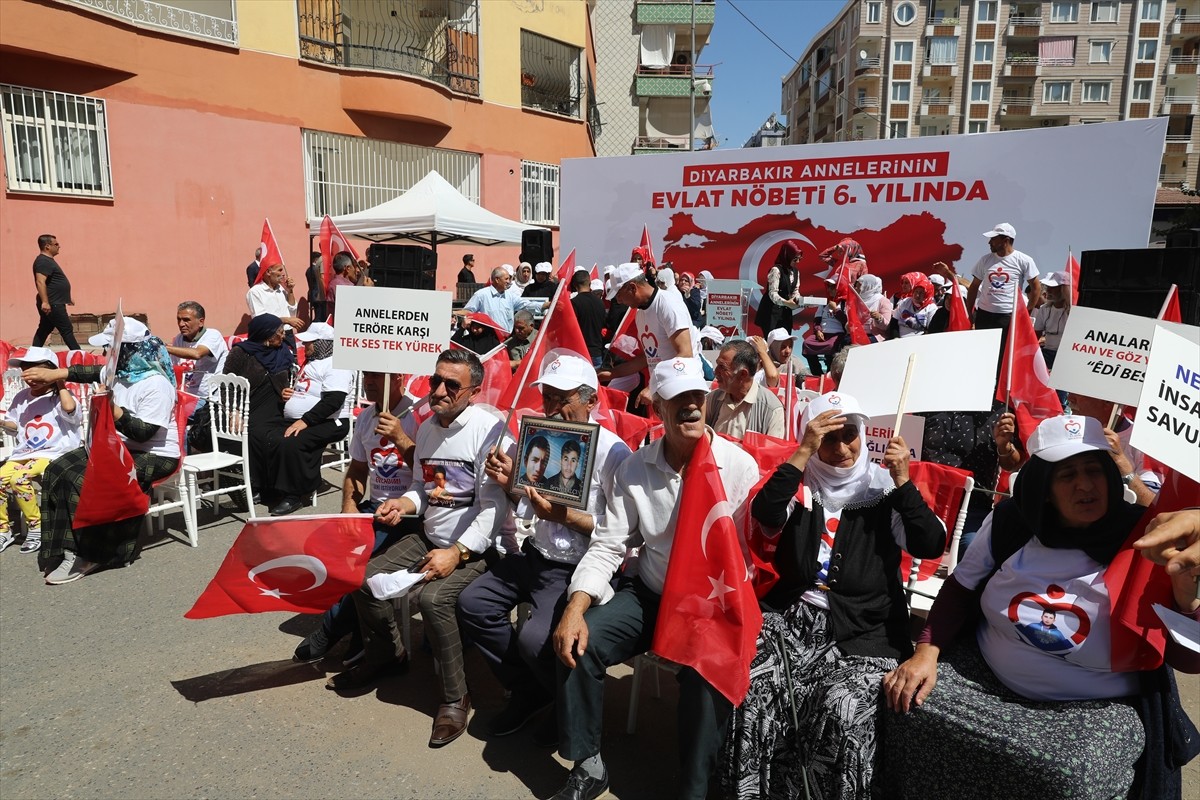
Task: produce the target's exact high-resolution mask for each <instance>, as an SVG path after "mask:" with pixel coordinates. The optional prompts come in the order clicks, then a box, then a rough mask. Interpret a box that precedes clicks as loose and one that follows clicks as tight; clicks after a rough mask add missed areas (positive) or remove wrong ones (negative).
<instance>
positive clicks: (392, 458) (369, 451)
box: [350, 397, 417, 503]
mask: <svg viewBox="0 0 1200 800" xmlns="http://www.w3.org/2000/svg"><path fill="white" fill-rule="evenodd" d="M411 405H412V398H410V397H404V398H403V399H401V401H400V402H399V403H397V404H396V406H395V407H394V408H393V409H392V415H393V416H396V417H400V414H402V413H403V412H404V411H405V410H406V409H407V408H408V407H409V406H411ZM377 416H378V415H377V414H376V413H375V406H373V405H372V406H368V407H367V408H364V409H363V410H362V413H360V414H359V415H358V419H356V420H355V421H354V436H353V437H352V438H351V439H350V458H352V459H353V460H355V461H362V462H364V463H365V464H366V465H367V473H368V474H369V475H370V481H369V486H370V490H371V499H372V500H374V501H376V502H380V503H382V502H383V501H384V500H391V499H392V498H395V497H399V496H400V495H402V494H404V493H405V492H406V491H408V487H409V484H411V483H412V467H410V466H408V464H406V463H404V459H403V458H401V457H400V453H399V451H398V450H396V445H395V444H393V443H392V440H391V439H388V438H386V437H383V436H379V435H378V434H376V433H375V419H376V417H377ZM400 428H401V429H402V430H403V431H404V433H405V435H406V436H408V438H410V439H414V440H415V439H416V436H417V420H416V418H415V417H414V416H413V415H412V414H406V415H405V416H403V417H400Z"/></svg>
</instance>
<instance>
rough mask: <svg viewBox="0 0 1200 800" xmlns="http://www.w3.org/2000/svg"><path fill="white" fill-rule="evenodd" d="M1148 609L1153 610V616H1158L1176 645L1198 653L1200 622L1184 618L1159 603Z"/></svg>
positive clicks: (1199, 646)
mask: <svg viewBox="0 0 1200 800" xmlns="http://www.w3.org/2000/svg"><path fill="white" fill-rule="evenodd" d="M1150 607H1151V608H1153V609H1154V613H1155V614H1158V618H1159V619H1161V620H1162V621H1163V625H1166V626H1167V633H1169V634H1170V635H1171V638H1172V639H1174V640H1175V643H1176V644H1178V645H1180V646H1181V647H1186V648H1187V649H1188V650H1191V651H1192V652H1195V653H1200V622H1196V620H1194V619H1192V618H1191V617H1185V616H1184V615H1183V614H1180V613H1179V612H1178V611H1174V610H1172V609H1169V608H1167V607H1166V606H1164V605H1162V604H1160V603H1155V604H1154V605H1152V606H1150Z"/></svg>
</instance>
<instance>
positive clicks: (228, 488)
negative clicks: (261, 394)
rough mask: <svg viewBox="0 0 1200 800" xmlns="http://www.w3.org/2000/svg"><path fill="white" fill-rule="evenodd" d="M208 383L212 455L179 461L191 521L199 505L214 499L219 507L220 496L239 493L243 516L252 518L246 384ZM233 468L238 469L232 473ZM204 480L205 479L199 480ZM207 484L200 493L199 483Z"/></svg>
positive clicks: (230, 378) (235, 379) (219, 379)
mask: <svg viewBox="0 0 1200 800" xmlns="http://www.w3.org/2000/svg"><path fill="white" fill-rule="evenodd" d="M208 380H209V383H208V386H209V397H208V402H209V415H208V418H209V428H210V430H211V432H212V451H211V452H208V453H193V454H191V455H188V456H187V457H186V458H184V460H183V472H184V475H186V477H187V484H188V492H189V494H190V495H191V499H192V502H193V504H194V505H193V507H192V519H193V520H194V519H195V518H196V514H197V511H198V509H199V506H200V501H201V500H202V499H204V498H209V497H215V498H217V500H216V501H215V502H216V504H217V505H219V504H220V502H221V501H220V497H221V495H226V494H229V495H232V494H237V493H238V492H242V493H243V496H244V497H245V500H246V513H248V514H249V515H250V519H254V518H255V512H254V491H253V490H252V489H251V488H250V443H249V439H248V433H247V432H248V430H249V424H250V423H249V418H250V382H249V381H247V380H246V379H245V378H243V377H241V376H238V375H220V374H214V375H210V376H209V377H208ZM223 442H224V443H228V444H230V445H236V446H237V447H236V449H237V450H238V452H236V453H227V452H224V451H222V450H221V444H222V443H223ZM234 467H240V470H235V469H234ZM202 476H206V477H202ZM222 478H234V479H235V480H236V481H237V483H234V484H229V485H225V486H222V485H221V479H222ZM202 480H203V481H211V486H210V487H209V488H207V489H204V490H201V488H200V482H201V481H202Z"/></svg>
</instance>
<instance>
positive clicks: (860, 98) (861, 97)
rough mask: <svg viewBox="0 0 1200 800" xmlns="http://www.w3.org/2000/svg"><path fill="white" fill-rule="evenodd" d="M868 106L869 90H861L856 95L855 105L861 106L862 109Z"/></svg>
mask: <svg viewBox="0 0 1200 800" xmlns="http://www.w3.org/2000/svg"><path fill="white" fill-rule="evenodd" d="M866 104H867V90H866V89H859V90H858V94H856V95H855V98H854V105H856V106H859V107H860V108H861V107H862V106H865V105H866Z"/></svg>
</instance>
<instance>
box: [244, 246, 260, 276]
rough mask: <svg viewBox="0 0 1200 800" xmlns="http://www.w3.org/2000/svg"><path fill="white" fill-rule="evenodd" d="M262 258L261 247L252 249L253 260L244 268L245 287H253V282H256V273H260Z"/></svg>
mask: <svg viewBox="0 0 1200 800" xmlns="http://www.w3.org/2000/svg"><path fill="white" fill-rule="evenodd" d="M262 257H263V249H262V245H261V244H260V245H259V246H258V247H256V248H255V249H254V260H253V261H251V262H250V263H249V264H248V265H247V266H246V285H247V286H253V285H254V282H255V281H256V280H258V273H259V271H260V265H261V263H262Z"/></svg>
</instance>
